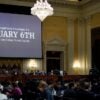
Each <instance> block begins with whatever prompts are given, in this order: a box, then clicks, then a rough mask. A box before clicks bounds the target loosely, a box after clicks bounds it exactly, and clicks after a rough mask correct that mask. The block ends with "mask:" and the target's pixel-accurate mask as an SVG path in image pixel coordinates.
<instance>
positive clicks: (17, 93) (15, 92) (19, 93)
mask: <svg viewBox="0 0 100 100" xmlns="http://www.w3.org/2000/svg"><path fill="white" fill-rule="evenodd" d="M12 97H13V98H14V100H20V99H21V97H22V90H21V88H20V87H19V86H18V83H13V89H12Z"/></svg>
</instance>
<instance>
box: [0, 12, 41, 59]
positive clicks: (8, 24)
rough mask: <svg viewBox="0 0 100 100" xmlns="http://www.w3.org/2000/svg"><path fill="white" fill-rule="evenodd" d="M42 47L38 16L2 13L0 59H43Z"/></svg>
mask: <svg viewBox="0 0 100 100" xmlns="http://www.w3.org/2000/svg"><path fill="white" fill-rule="evenodd" d="M41 47H42V46H41V22H40V20H39V19H38V18H37V17H36V16H32V15H22V14H10V13H0V57H10V58H12V57H17V58H41V57H42V49H41Z"/></svg>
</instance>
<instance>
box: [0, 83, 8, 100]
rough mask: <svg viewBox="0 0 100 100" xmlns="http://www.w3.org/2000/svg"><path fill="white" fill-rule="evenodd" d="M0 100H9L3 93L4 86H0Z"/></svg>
mask: <svg viewBox="0 0 100 100" xmlns="http://www.w3.org/2000/svg"><path fill="white" fill-rule="evenodd" d="M0 100H8V97H7V95H6V94H4V93H3V86H2V85H1V84H0Z"/></svg>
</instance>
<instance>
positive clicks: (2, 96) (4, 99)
mask: <svg viewBox="0 0 100 100" xmlns="http://www.w3.org/2000/svg"><path fill="white" fill-rule="evenodd" d="M0 100H8V98H7V95H5V94H2V93H0Z"/></svg>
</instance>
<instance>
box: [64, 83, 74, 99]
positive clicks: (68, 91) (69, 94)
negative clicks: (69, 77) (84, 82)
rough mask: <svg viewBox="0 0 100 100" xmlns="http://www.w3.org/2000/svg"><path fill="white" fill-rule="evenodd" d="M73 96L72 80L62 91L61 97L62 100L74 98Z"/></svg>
mask: <svg viewBox="0 0 100 100" xmlns="http://www.w3.org/2000/svg"><path fill="white" fill-rule="evenodd" d="M75 98H76V92H75V84H74V83H73V82H71V83H69V84H68V86H67V88H66V89H65V91H64V95H63V99H64V100H66V99H68V100H69V99H71V100H74V99H75ZM75 100H76V99H75Z"/></svg>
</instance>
